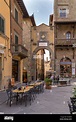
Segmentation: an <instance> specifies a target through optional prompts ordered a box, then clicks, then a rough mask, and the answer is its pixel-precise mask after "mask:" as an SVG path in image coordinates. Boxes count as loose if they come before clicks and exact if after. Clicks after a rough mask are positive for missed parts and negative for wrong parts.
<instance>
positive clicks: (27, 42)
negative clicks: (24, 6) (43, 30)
mask: <svg viewBox="0 0 76 122" xmlns="http://www.w3.org/2000/svg"><path fill="white" fill-rule="evenodd" d="M35 26H36V23H35V19H34V15H31V16H29V17H28V18H25V17H24V19H23V45H24V46H25V47H26V49H27V50H28V57H27V58H26V59H24V60H23V81H24V82H25V79H27V81H29V82H30V81H32V80H33V77H32V60H31V59H32V27H35Z"/></svg>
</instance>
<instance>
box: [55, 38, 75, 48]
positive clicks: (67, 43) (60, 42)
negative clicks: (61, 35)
mask: <svg viewBox="0 0 76 122" xmlns="http://www.w3.org/2000/svg"><path fill="white" fill-rule="evenodd" d="M74 44H76V39H55V46H56V47H57V46H69V47H73V45H74Z"/></svg>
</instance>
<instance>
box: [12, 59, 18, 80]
mask: <svg viewBox="0 0 76 122" xmlns="http://www.w3.org/2000/svg"><path fill="white" fill-rule="evenodd" d="M18 68H19V62H18V61H16V60H12V76H13V78H15V81H18Z"/></svg>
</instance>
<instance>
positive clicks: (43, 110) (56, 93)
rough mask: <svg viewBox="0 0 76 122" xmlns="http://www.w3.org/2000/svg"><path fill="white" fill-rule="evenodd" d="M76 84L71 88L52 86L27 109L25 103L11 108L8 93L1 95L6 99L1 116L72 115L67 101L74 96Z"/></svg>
mask: <svg viewBox="0 0 76 122" xmlns="http://www.w3.org/2000/svg"><path fill="white" fill-rule="evenodd" d="M74 85H75V82H74V83H72V84H71V85H70V86H65V87H57V86H52V89H51V90H46V89H45V90H44V93H40V94H37V98H36V99H35V100H34V101H33V102H32V104H31V105H29V104H28V105H27V106H26V107H25V105H24V103H23V104H22V105H20V104H17V105H16V104H12V106H11V107H9V105H7V104H6V102H5V101H6V99H7V98H6V93H5V92H3V93H4V95H5V96H4V95H3V94H0V98H1V99H2V97H4V98H6V99H5V100H4V101H2V100H1V99H0V100H1V102H2V103H1V104H0V114H3V113H4V114H70V113H69V108H68V105H67V101H68V100H69V98H70V96H72V88H73V87H74Z"/></svg>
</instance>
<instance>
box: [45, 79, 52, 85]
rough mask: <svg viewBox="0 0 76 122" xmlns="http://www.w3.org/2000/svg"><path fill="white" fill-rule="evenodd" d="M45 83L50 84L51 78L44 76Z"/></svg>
mask: <svg viewBox="0 0 76 122" xmlns="http://www.w3.org/2000/svg"><path fill="white" fill-rule="evenodd" d="M44 81H45V83H46V84H47V85H51V84H52V80H51V79H50V78H45V80H44Z"/></svg>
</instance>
